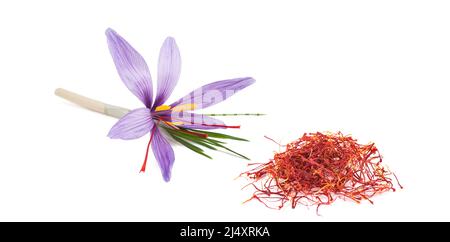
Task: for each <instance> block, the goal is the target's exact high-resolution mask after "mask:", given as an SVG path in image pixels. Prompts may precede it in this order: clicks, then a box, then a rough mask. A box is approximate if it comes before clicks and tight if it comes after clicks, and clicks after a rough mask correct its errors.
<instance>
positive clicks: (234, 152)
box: [208, 139, 250, 160]
mask: <svg viewBox="0 0 450 242" xmlns="http://www.w3.org/2000/svg"><path fill="white" fill-rule="evenodd" d="M208 141H210V142H211V139H209V140H208ZM212 144H213V145H215V146H217V147H220V148H223V149H225V150H228V151H230V152H231V153H233V154H235V155H238V156H240V157H242V158H244V159H246V160H250V159H249V158H248V157H247V156H245V155H242V154H239V153H238V152H236V151H234V150H232V149H230V148H228V147H226V146H224V145H221V144H218V143H214V142H212Z"/></svg>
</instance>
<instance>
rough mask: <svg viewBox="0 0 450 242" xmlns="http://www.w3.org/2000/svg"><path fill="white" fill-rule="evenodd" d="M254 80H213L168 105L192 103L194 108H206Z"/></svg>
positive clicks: (247, 78)
mask: <svg viewBox="0 0 450 242" xmlns="http://www.w3.org/2000/svg"><path fill="white" fill-rule="evenodd" d="M254 82H255V80H254V79H253V78H251V77H244V78H236V79H230V80H223V81H217V82H213V83H210V84H207V85H204V86H202V87H200V88H197V89H195V90H194V91H192V92H191V93H189V94H188V95H186V96H184V97H183V98H181V99H180V100H178V101H176V102H174V103H173V104H172V105H170V106H172V107H175V106H177V105H182V104H190V103H193V104H195V108H194V109H202V108H207V107H209V106H212V105H214V104H217V103H219V102H221V101H223V100H225V99H227V98H229V97H230V96H232V95H233V94H235V93H236V92H238V91H239V90H242V89H244V88H246V87H248V86H250V85H251V84H253V83H254Z"/></svg>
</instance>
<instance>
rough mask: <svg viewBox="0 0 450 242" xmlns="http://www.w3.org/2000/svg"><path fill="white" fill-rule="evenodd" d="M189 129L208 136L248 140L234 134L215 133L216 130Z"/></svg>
mask: <svg viewBox="0 0 450 242" xmlns="http://www.w3.org/2000/svg"><path fill="white" fill-rule="evenodd" d="M189 130H192V131H194V132H198V133H203V134H207V135H208V136H209V137H213V138H218V139H233V140H239V141H249V140H247V139H243V138H239V137H236V136H232V135H227V134H221V133H216V132H211V131H204V130H198V129H189Z"/></svg>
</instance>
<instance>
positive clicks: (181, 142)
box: [169, 133, 212, 159]
mask: <svg viewBox="0 0 450 242" xmlns="http://www.w3.org/2000/svg"><path fill="white" fill-rule="evenodd" d="M169 135H170V136H171V137H172V138H173V139H174V140H176V141H177V142H178V143H180V144H182V145H184V146H185V147H186V148H188V149H190V150H192V151H194V152H196V153H197V154H200V155H203V156H205V157H207V158H209V159H212V157H211V156H209V155H207V154H205V153H204V151H203V150H202V149H201V148H199V147H197V146H195V145H193V144H191V143H189V142H188V141H186V140H184V139H182V138H180V137H177V136H175V135H172V134H170V133H169Z"/></svg>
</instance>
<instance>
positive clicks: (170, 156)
mask: <svg viewBox="0 0 450 242" xmlns="http://www.w3.org/2000/svg"><path fill="white" fill-rule="evenodd" d="M154 132H155V133H154V134H153V140H152V149H153V154H154V155H155V159H156V160H157V161H158V164H159V168H160V169H161V173H162V176H163V178H164V180H165V181H166V182H168V181H169V180H170V176H171V170H172V166H173V162H174V161H175V155H174V153H173V149H172V146H170V144H169V142H168V141H167V139H166V138H164V136H163V135H162V133H161V131H159V129H158V128H156V129H155V131H154Z"/></svg>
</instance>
